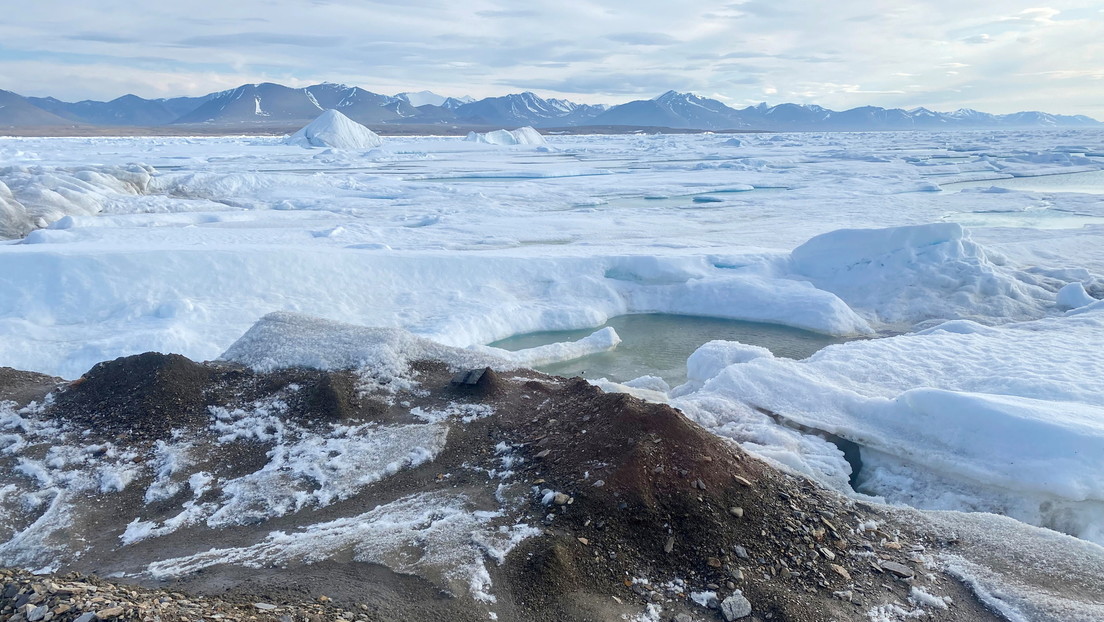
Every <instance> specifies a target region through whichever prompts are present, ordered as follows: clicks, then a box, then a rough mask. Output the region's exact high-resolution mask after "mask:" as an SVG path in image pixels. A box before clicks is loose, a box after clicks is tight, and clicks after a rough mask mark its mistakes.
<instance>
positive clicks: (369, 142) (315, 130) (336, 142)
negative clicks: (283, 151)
mask: <svg viewBox="0 0 1104 622" xmlns="http://www.w3.org/2000/svg"><path fill="white" fill-rule="evenodd" d="M284 142H285V144H288V145H298V146H300V147H307V148H310V147H329V148H331V149H349V150H354V149H371V148H373V147H379V146H380V145H382V144H383V139H382V138H380V137H379V135H378V134H376V133H375V132H373V131H372V130H370V129H368V128H366V127H364V126H363V125H361V124H359V123H357V122H356V121H353V120H352V119H350V118H349V117H347V116H345V115H343V114H341V113H340V112H338V111H336V110H327V111H326V112H323V113H322V114H320V115H318V118H317V119H315V120H314V121H311V122H310V123H309V124H307V125H306V126H305V127H304V128H303V129H301V130H299V131H298V132H296V133H294V134H292V135H291V136H289V137H288V139H287V140H286V141H284Z"/></svg>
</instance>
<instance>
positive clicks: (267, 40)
mask: <svg viewBox="0 0 1104 622" xmlns="http://www.w3.org/2000/svg"><path fill="white" fill-rule="evenodd" d="M344 41H345V39H344V37H332V36H327V35H297V34H283V33H276V32H236V33H231V34H225V35H205V36H199V37H188V38H187V39H181V40H180V41H177V42H176V45H181V46H184V47H221V48H231V47H255V46H267V45H291V46H299V47H311V48H322V47H336V46H339V45H341V44H342V43H343V42H344Z"/></svg>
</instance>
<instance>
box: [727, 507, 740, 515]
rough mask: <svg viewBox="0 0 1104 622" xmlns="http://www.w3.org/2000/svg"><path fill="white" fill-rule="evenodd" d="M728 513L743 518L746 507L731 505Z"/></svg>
mask: <svg viewBox="0 0 1104 622" xmlns="http://www.w3.org/2000/svg"><path fill="white" fill-rule="evenodd" d="M728 513H729V514H731V515H733V516H735V517H736V518H743V517H744V508H741V507H731V508H728Z"/></svg>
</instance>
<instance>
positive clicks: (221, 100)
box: [175, 82, 325, 124]
mask: <svg viewBox="0 0 1104 622" xmlns="http://www.w3.org/2000/svg"><path fill="white" fill-rule="evenodd" d="M323 110H325V109H324V108H323V107H322V106H320V105H319V103H318V101H316V99H315V98H314V97H313V96H312V95H311V94H310V92H308V91H307V90H306V89H293V88H289V87H286V86H283V85H280V84H273V83H271V82H265V83H263V84H245V85H242V86H239V87H238V88H236V89H231V90H229V91H223V92H221V93H218V94H216V95H215V96H214V97H212V98H211V99H210V100H208V101H207V102H205V103H203V104H201V105H200V106H199V107H198V108H196V109H195V110H193V111H192V112H190V113H188V114H186V115H184V116H182V117H180V118H179V119H177V120H176V121H175V123H207V124H241V123H271V122H273V121H283V122H287V121H310V120H312V119H314V118H315V117H317V116H318V115H320V114H322V111H323Z"/></svg>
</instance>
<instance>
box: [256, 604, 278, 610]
mask: <svg viewBox="0 0 1104 622" xmlns="http://www.w3.org/2000/svg"><path fill="white" fill-rule="evenodd" d="M253 606H254V607H256V608H257V609H260V610H261V611H272V610H274V609H276V605H273V604H272V603H253Z"/></svg>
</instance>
